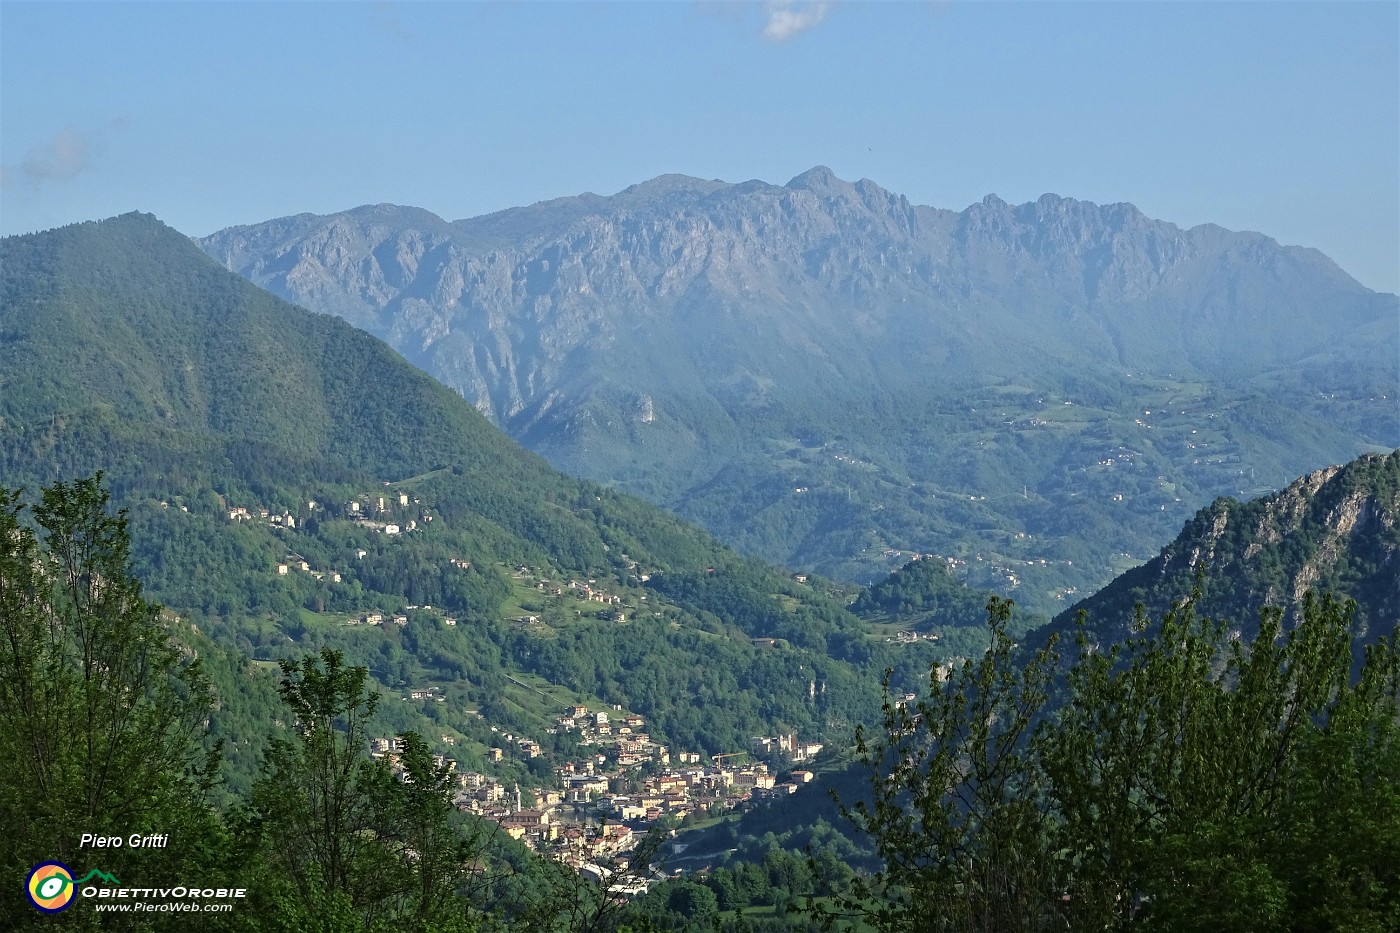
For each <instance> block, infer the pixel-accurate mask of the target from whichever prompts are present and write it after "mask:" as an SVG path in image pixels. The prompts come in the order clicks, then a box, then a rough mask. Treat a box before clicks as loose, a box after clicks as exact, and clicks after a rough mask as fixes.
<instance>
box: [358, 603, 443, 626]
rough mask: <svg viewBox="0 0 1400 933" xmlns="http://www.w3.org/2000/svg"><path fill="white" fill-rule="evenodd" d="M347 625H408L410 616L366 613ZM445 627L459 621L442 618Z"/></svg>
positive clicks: (424, 607)
mask: <svg viewBox="0 0 1400 933" xmlns="http://www.w3.org/2000/svg"><path fill="white" fill-rule="evenodd" d="M408 608H409V609H418V608H419V607H418V606H409V607H408ZM422 608H423V609H431V608H432V607H431V606H423V607H422ZM345 624H346V625H407V624H408V614H407V613H404V612H392V613H389V614H388V615H385V614H384V613H382V612H365V613H361V614H360V615H357V616H351V617H350V618H348V619H346V620H345ZM442 624H443V625H456V624H457V620H456V619H454V618H452V617H451V616H442Z"/></svg>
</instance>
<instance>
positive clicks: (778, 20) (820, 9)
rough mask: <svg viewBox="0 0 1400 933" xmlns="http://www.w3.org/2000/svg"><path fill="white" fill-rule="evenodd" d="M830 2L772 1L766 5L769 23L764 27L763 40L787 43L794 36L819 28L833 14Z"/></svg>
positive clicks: (828, 0) (820, 0) (765, 10)
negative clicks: (827, 16) (828, 14)
mask: <svg viewBox="0 0 1400 933" xmlns="http://www.w3.org/2000/svg"><path fill="white" fill-rule="evenodd" d="M831 7H832V4H831V2H830V0H817V2H814V3H792V2H791V0H771V2H769V3H768V4H766V5H765V8H764V12H766V13H767V14H768V22H767V23H765V24H764V26H763V38H765V39H767V40H768V41H769V42H786V41H787V40H789V39H791V38H793V37H794V36H800V35H802V33H804V32H806V31H808V30H809V29H813V28H815V27H816V26H818V25H819V24H820V23H821V21H822V20H824V19H826V14H827V13H830V12H831Z"/></svg>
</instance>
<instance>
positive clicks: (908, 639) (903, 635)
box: [885, 631, 938, 645]
mask: <svg viewBox="0 0 1400 933" xmlns="http://www.w3.org/2000/svg"><path fill="white" fill-rule="evenodd" d="M885 641H887V642H890V643H891V644H895V645H912V644H914V643H915V642H918V641H938V633H937V632H910V631H902V632H895V633H894V634H893V635H891V636H889V637H888V638H886V639H885Z"/></svg>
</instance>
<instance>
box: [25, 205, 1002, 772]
mask: <svg viewBox="0 0 1400 933" xmlns="http://www.w3.org/2000/svg"><path fill="white" fill-rule="evenodd" d="M0 260H3V284H0V289H3V290H2V291H0V307H2V308H3V311H0V334H3V340H0V380H3V386H4V389H3V392H0V485H4V486H7V487H15V486H19V485H28V486H29V487H30V488H31V489H32V488H33V487H34V486H35V485H37V484H39V483H47V482H51V481H53V480H54V479H72V478H75V477H79V476H84V475H88V474H91V473H93V472H95V471H98V470H101V471H104V473H105V481H106V483H107V484H108V485H109V486H110V488H111V489H112V490H113V493H114V498H115V499H116V501H117V502H118V503H119V504H120V505H122V506H124V507H126V508H128V509H129V510H130V518H131V523H132V536H133V540H134V542H135V546H136V551H135V557H136V561H137V567H138V571H139V572H140V574H141V577H142V579H143V582H144V583H145V586H146V588H147V591H148V592H149V593H150V595H151V596H152V597H153V598H154V599H157V600H159V601H161V602H163V603H165V604H166V605H167V606H169V607H170V608H171V609H173V610H175V611H176V612H178V613H180V614H181V615H183V616H185V617H187V618H189V619H190V620H192V621H193V622H195V624H196V625H198V626H199V628H200V630H201V631H202V632H204V633H205V634H207V635H208V636H210V637H212V638H213V639H214V640H215V641H216V642H218V643H219V644H220V645H222V646H224V648H226V649H227V650H229V651H232V652H235V653H243V654H245V655H249V656H252V657H253V658H255V659H257V660H258V661H259V662H261V665H262V667H266V666H267V662H271V661H274V660H276V659H278V658H283V657H299V656H301V655H303V654H304V653H306V652H309V651H311V650H315V649H317V648H319V647H321V646H334V647H337V648H340V649H342V650H344V651H346V652H347V659H348V660H349V661H351V662H352V663H358V664H364V665H366V666H368V667H370V668H371V671H372V673H373V676H374V677H375V679H376V681H377V682H378V683H379V685H380V686H381V687H382V688H383V689H385V690H387V691H389V692H391V693H392V694H394V695H395V696H396V697H398V698H399V700H400V702H399V703H397V704H392V705H390V706H388V707H386V713H385V714H384V715H386V716H388V717H389V718H388V719H387V720H386V722H385V723H384V729H385V733H386V734H392V731H393V730H395V729H397V730H402V729H404V728H408V727H410V726H412V727H414V728H418V729H419V730H420V731H422V732H423V733H424V734H425V735H433V736H438V735H441V736H443V738H444V741H446V739H448V738H454V740H455V741H457V742H459V745H458V750H457V752H456V754H457V755H458V757H459V758H460V759H461V760H462V762H463V764H464V765H466V766H469V767H477V768H480V767H482V766H483V762H484V758H485V756H486V753H487V751H488V749H489V747H490V746H491V745H493V744H498V743H499V742H500V741H501V740H500V739H499V738H498V737H497V735H496V733H495V731H494V730H496V729H497V728H499V729H500V733H501V734H505V733H506V732H511V733H513V734H515V735H516V736H517V737H520V736H524V737H533V738H534V739H535V740H537V741H539V742H542V743H543V742H552V741H554V740H553V739H550V738H549V735H548V734H547V727H548V726H550V725H551V723H552V721H553V718H554V717H557V716H558V715H561V713H562V709H563V708H564V707H565V706H568V705H571V704H573V703H592V704H595V705H599V706H600V705H603V704H609V705H611V704H616V705H618V706H620V707H623V708H624V709H626V710H629V711H633V712H637V713H640V714H642V715H644V716H645V717H646V718H647V720H648V723H649V725H650V728H651V731H652V734H653V735H654V736H655V737H656V738H658V739H659V740H661V741H665V742H668V743H671V744H673V745H675V746H676V747H678V748H681V749H695V750H696V751H701V750H703V751H710V752H718V751H722V750H732V749H733V748H734V747H735V746H740V747H742V746H743V744H744V743H746V742H747V741H748V738H749V736H751V735H756V734H766V733H772V732H778V731H787V732H797V733H799V734H801V735H804V736H811V737H812V738H813V739H814V740H819V739H821V738H822V737H833V738H834V737H837V736H843V735H847V734H848V732H849V729H850V728H851V726H852V725H853V723H854V722H855V721H858V720H859V719H861V718H865V717H868V716H870V715H872V714H873V713H874V711H875V710H876V709H877V706H878V691H879V686H878V683H879V672H880V670H882V669H883V667H885V666H888V665H891V664H893V665H894V666H896V667H897V668H899V669H900V670H901V671H904V672H905V675H907V676H908V677H909V678H912V679H918V678H919V677H921V676H922V675H921V674H920V673H919V671H920V670H921V665H923V666H926V665H927V663H928V658H929V656H930V655H929V650H928V646H920V647H915V648H912V649H909V648H903V647H897V646H893V645H889V644H887V643H886V642H884V641H883V640H881V639H878V638H872V637H871V636H870V635H869V634H868V630H867V627H866V626H865V625H864V624H863V623H861V622H860V621H859V620H858V619H857V618H855V617H854V616H852V615H851V614H849V613H848V612H846V611H845V609H844V608H843V604H844V602H846V601H847V599H848V597H847V596H846V595H845V594H843V593H840V592H838V591H836V590H834V589H832V588H831V587H830V586H829V585H828V584H825V583H823V582H821V581H816V580H813V581H811V582H798V581H795V580H793V579H792V578H791V576H790V575H788V574H786V573H783V572H779V571H776V570H774V569H772V568H769V567H766V566H764V565H761V564H759V563H757V562H755V561H751V560H747V559H743V558H740V557H738V556H736V555H735V554H733V553H732V552H730V551H728V550H726V549H725V548H723V547H722V546H720V545H719V544H717V543H716V542H715V541H714V540H713V539H711V538H709V537H708V536H707V535H705V534H704V533H703V532H700V531H698V530H695V529H693V528H690V527H688V526H686V525H684V524H683V523H681V522H680V521H678V520H676V519H674V518H672V517H670V516H668V515H666V514H664V513H662V512H660V511H659V510H657V509H656V508H654V507H652V506H649V505H646V504H644V503H642V502H640V501H638V500H635V499H631V498H629V497H626V496H623V495H620V494H618V493H615V492H612V491H609V490H606V489H603V488H601V487H597V486H595V485H593V484H591V483H588V482H580V481H576V480H572V479H569V478H567V477H565V476H562V475H561V474H559V473H557V472H555V471H554V470H553V469H552V468H550V467H549V466H548V465H547V464H546V463H545V461H544V460H542V459H540V458H539V457H537V456H535V455H534V454H530V453H528V452H526V451H524V450H522V449H521V448H520V447H518V446H517V445H516V444H515V443H514V442H512V441H510V440H509V439H508V438H506V437H505V436H504V435H502V434H501V433H500V432H499V431H498V430H497V429H496V428H494V427H493V426H492V425H490V424H489V423H488V422H487V421H486V419H484V418H483V417H481V416H480V415H479V414H478V413H477V412H475V411H474V410H472V408H471V406H470V405H468V404H467V403H465V402H464V401H463V400H462V399H461V398H460V397H459V396H457V395H456V394H454V393H453V392H451V391H450V390H448V389H446V388H444V387H443V386H441V385H440V384H438V383H436V382H434V381H433V380H432V379H430V378H429V377H428V376H426V375H425V374H423V373H421V372H419V371H417V370H415V369H413V368H412V367H411V366H409V365H408V364H406V363H405V362H404V361H403V360H402V359H401V358H400V357H399V356H398V355H397V354H395V353H394V352H393V351H392V350H390V349H389V348H388V347H387V346H385V345H384V344H382V343H381V342H379V341H378V340H376V339H375V338H373V337H371V336H369V335H367V334H365V333H363V332H360V331H357V330H355V329H353V328H351V327H350V326H348V325H347V324H345V323H344V322H342V321H340V320H338V319H336V318H334V317H330V316H326V315H317V314H312V313H308V312H305V311H302V310H300V309H297V308H293V307H291V306H288V305H286V304H284V303H283V302H282V301H281V300H280V299H277V298H275V297H273V296H271V295H269V294H267V293H266V292H263V291H262V290H260V289H257V288H255V287H254V286H252V285H250V284H248V283H247V282H246V281H244V280H242V279H240V278H238V277H237V276H235V275H233V274H232V273H230V272H228V271H226V270H224V269H223V268H221V267H220V266H219V265H218V264H216V263H214V262H213V261H212V260H210V259H209V258H208V257H206V256H204V255H203V254H202V253H200V252H199V250H198V249H196V248H195V247H194V245H193V244H191V243H190V242H189V241H188V239H186V238H185V237H183V236H181V235H180V234H178V233H176V232H175V231H173V230H171V229H169V228H168V227H165V226H164V225H162V224H160V223H159V222H158V221H156V220H155V219H154V218H151V217H149V216H144V215H137V214H129V215H125V216H122V217H118V218H115V219H112V220H107V221H102V222H100V223H87V224H79V225H75V226H71V227H66V228H62V229H59V230H53V231H49V232H46V233H41V234H35V235H32V236H24V237H13V238H8V239H5V240H4V241H3V245H0ZM374 615H382V616H384V617H385V619H386V620H387V619H389V618H391V617H394V616H398V617H401V618H402V620H403V621H402V622H401V624H399V625H397V626H395V625H392V624H388V623H387V621H386V623H385V624H383V625H374V624H364V623H365V620H367V619H368V618H369V617H371V616H374ZM448 619H451V620H452V621H451V623H449V622H448ZM967 622H968V624H971V625H976V624H977V622H978V620H977V619H975V618H973V619H968V620H967ZM355 623H361V624H355ZM755 639H767V641H764V642H761V643H755ZM258 669H259V668H258V667H257V666H256V665H255V667H254V668H253V670H254V671H255V672H256V670H258ZM225 683H226V684H228V685H230V689H239V688H238V686H237V685H238V678H237V677H232V678H228V679H226V680H225ZM414 691H418V692H424V691H426V692H427V693H428V694H431V695H430V696H429V698H428V699H427V700H426V701H422V700H420V701H416V702H409V696H408V695H409V694H410V693H412V692H414ZM439 699H440V700H441V702H437V701H438V700H439ZM240 703H241V705H240ZM251 705H252V706H254V707H255V706H256V704H255V703H254V704H251ZM249 708H250V704H249V703H242V702H241V701H240V702H230V703H227V704H225V706H224V707H223V712H222V713H221V715H220V716H219V717H216V723H215V729H216V731H218V730H219V729H223V730H225V731H224V733H223V734H225V735H231V736H233V737H234V739H235V741H234V745H233V752H234V754H233V758H234V759H235V760H237V758H238V754H239V749H240V748H241V747H243V746H241V745H240V740H242V739H243V738H244V737H245V733H246V732H247V731H254V732H257V731H259V730H263V729H265V727H266V723H265V722H261V721H256V720H257V717H256V715H255V714H254V713H249V712H247V710H248V709H249ZM239 709H243V710H244V712H242V713H239V712H237V711H238V710H239ZM230 717H233V719H235V720H238V721H230ZM240 729H243V730H244V732H240V731H239V730H240ZM245 764H247V762H245ZM526 764H527V762H526V761H525V760H523V759H521V760H516V761H514V762H512V761H510V760H508V761H506V762H505V763H504V765H503V767H506V768H510V767H515V768H517V769H520V771H519V773H520V774H521V775H522V776H523V775H524V770H523V769H524V768H525V767H526ZM540 767H542V768H544V769H546V770H547V768H548V759H542V760H541V764H540Z"/></svg>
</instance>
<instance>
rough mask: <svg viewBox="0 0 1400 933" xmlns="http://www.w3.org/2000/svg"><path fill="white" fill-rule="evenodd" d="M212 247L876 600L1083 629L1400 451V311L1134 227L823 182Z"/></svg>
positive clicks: (299, 219)
mask: <svg viewBox="0 0 1400 933" xmlns="http://www.w3.org/2000/svg"><path fill="white" fill-rule="evenodd" d="M199 243H200V245H201V246H202V248H204V249H205V250H206V251H207V252H208V253H209V254H210V255H212V256H214V257H215V258H217V259H218V260H219V261H220V262H222V263H224V264H225V265H227V266H228V267H229V268H231V269H233V270H235V271H238V272H239V273H240V274H243V275H245V276H247V277H248V278H250V279H251V280H252V281H254V282H256V283H258V284H260V285H263V286H265V287H266V288H268V289H270V290H272V291H274V292H275V293H277V294H280V295H282V296H284V297H286V298H288V299H289V300H292V301H295V302H297V303H300V304H303V305H305V306H307V307H310V308H314V309H317V310H321V311H326V312H330V313H334V314H337V315H340V316H342V317H344V318H345V319H346V320H349V321H351V322H352V323H355V324H356V325H358V326H361V327H364V328H366V329H367V330H369V331H371V332H372V333H375V334H377V335H379V336H381V337H383V338H384V339H385V340H387V341H389V342H390V343H391V344H392V345H394V346H395V347H396V348H398V349H399V350H400V351H401V352H403V353H404V354H405V356H407V357H408V358H409V359H410V360H412V361H414V362H415V363H417V364H418V365H421V366H422V367H423V368H424V369H425V370H427V371H428V372H431V373H432V374H433V375H435V376H436V377H437V378H439V379H440V380H442V381H443V382H444V383H446V384H447V385H449V386H451V387H453V388H455V389H457V390H458V391H460V392H461V393H462V394H463V395H464V396H465V397H466V398H467V399H469V400H470V401H471V402H472V403H473V404H474V405H476V406H477V407H478V408H479V409H480V410H481V411H483V412H485V413H487V414H488V415H489V416H490V417H491V418H492V419H493V420H494V421H495V422H496V423H497V424H499V425H500V426H501V427H502V428H503V429H505V430H506V431H507V432H508V433H510V434H511V435H512V436H513V437H515V438H517V439H518V440H520V441H521V442H522V443H524V444H525V445H526V446H528V447H530V448H531V449H533V450H536V451H538V452H540V453H542V454H544V455H545V456H547V457H548V458H549V459H550V460H551V461H552V462H553V463H554V464H556V465H558V466H560V467H561V468H564V469H566V470H568V471H570V472H574V473H578V474H581V475H586V476H589V477H591V478H594V479H597V480H600V481H604V482H607V483H610V484H616V485H618V486H620V487H621V488H624V489H628V490H631V491H634V492H637V493H640V494H642V495H644V496H646V497H648V498H650V499H652V500H653V501H656V502H660V503H663V504H665V505H667V506H668V507H669V508H671V509H672V510H673V511H676V512H678V513H679V514H682V515H684V516H687V517H690V518H693V519H695V520H698V521H699V522H701V523H702V524H704V525H705V526H706V527H707V528H709V529H710V530H711V531H713V532H715V533H716V534H718V535H719V536H721V537H722V538H723V539H724V540H726V541H728V542H730V543H731V544H734V545H736V546H737V547H739V548H741V549H743V550H746V551H748V552H750V553H755V554H760V555H763V556H765V557H767V558H769V559H772V560H776V561H779V562H783V563H786V564H787V565H789V566H794V567H803V568H816V569H818V570H820V571H823V572H825V573H828V574H832V575H836V576H839V577H844V578H848V579H857V580H862V581H868V580H874V579H877V578H878V577H879V576H881V575H882V574H883V572H884V571H886V570H888V569H891V568H893V567H895V566H898V565H899V564H900V563H902V562H903V561H904V560H905V559H907V557H908V556H909V553H911V552H913V553H928V552H934V553H938V554H941V555H943V556H945V557H952V558H956V559H961V560H963V561H965V562H966V563H965V565H963V566H961V567H960V568H959V572H960V573H961V574H963V575H964V576H965V577H966V578H967V579H969V580H971V581H973V582H976V583H977V584H979V585H986V586H995V587H996V588H998V589H1000V590H1002V591H1003V592H1007V593H1009V594H1011V595H1013V596H1015V597H1016V598H1017V599H1018V600H1020V601H1022V602H1024V603H1027V604H1030V605H1034V606H1037V607H1039V608H1041V609H1042V610H1047V611H1054V610H1058V609H1059V608H1062V607H1063V606H1064V605H1066V604H1067V603H1068V602H1072V601H1073V599H1074V598H1076V594H1077V595H1078V596H1082V595H1083V594H1084V593H1086V592H1090V591H1092V590H1093V589H1095V588H1097V587H1098V586H1100V585H1102V584H1104V583H1106V582H1108V580H1109V579H1111V578H1112V576H1113V575H1114V574H1115V573H1117V572H1118V571H1120V570H1122V569H1125V568H1126V567H1128V566H1131V565H1132V564H1133V563H1135V562H1136V561H1138V560H1142V559H1145V558H1146V557H1148V556H1149V555H1150V554H1151V553H1152V552H1153V551H1154V550H1155V549H1156V548H1157V547H1158V546H1159V544H1160V542H1161V541H1163V540H1166V539H1167V538H1168V537H1170V536H1171V535H1172V534H1173V533H1175V531H1176V530H1177V529H1178V528H1179V527H1180V524H1181V522H1183V521H1184V520H1186V519H1187V518H1188V517H1189V516H1190V515H1191V514H1193V512H1194V511H1195V510H1196V509H1198V508H1200V507H1201V506H1202V505H1204V504H1205V503H1207V502H1209V501H1210V500H1211V499H1213V498H1215V497H1217V496H1219V495H1225V494H1229V495H1240V494H1242V493H1243V494H1246V495H1253V494H1257V493H1260V492H1264V491H1268V490H1270V489H1273V488H1277V487H1280V486H1282V485H1284V484H1285V483H1287V482H1288V481H1290V480H1291V478H1292V477H1295V476H1297V475H1299V474H1301V473H1303V472H1307V471H1309V470H1313V469H1317V468H1319V467H1322V466H1326V465H1329V464H1334V463H1340V462H1344V461H1346V460H1349V459H1352V458H1353V457H1355V456H1356V455H1357V454H1359V453H1361V452H1363V451H1365V450H1367V449H1371V446H1374V445H1379V446H1381V447H1385V448H1387V449H1388V448H1390V447H1393V446H1395V445H1397V444H1400V422H1397V419H1396V416H1395V405H1394V399H1395V397H1396V394H1397V386H1400V373H1397V363H1396V360H1397V357H1398V356H1400V312H1397V303H1396V299H1395V297H1394V296H1390V295H1379V294H1375V293H1373V292H1370V291H1368V290H1367V289H1365V288H1363V287H1362V286H1360V285H1359V284H1357V283H1356V282H1355V281H1353V280H1352V279H1350V278H1349V277H1348V276H1347V275H1346V274H1345V273H1343V272H1342V271H1341V270H1340V269H1338V268H1337V267H1336V266H1335V265H1334V264H1333V263H1331V262H1330V261H1329V260H1328V259H1327V258H1326V257H1324V256H1322V255H1321V254H1320V253H1318V252H1316V251H1314V250H1309V249H1302V248H1298V247H1285V246H1280V245H1279V244H1278V243H1276V242H1274V241H1273V240H1271V239H1269V238H1268V237H1266V236H1262V235H1260V234H1257V233H1236V232H1231V231H1227V230H1223V229H1221V228H1219V227H1213V226H1209V225H1206V226H1200V227H1195V228H1191V229H1182V228H1179V227H1177V226H1175V225H1173V224H1170V223H1166V222H1163V221H1158V220H1153V219H1151V218H1148V217H1146V216H1144V215H1143V214H1142V213H1141V212H1140V211H1138V210H1137V209H1136V208H1134V207H1132V206H1131V205H1129V204H1113V205H1096V204H1091V203H1087V202H1082V201H1076V200H1073V199H1068V198H1060V197H1056V196H1054V195H1046V196H1044V197H1042V198H1040V199H1039V200H1038V201H1035V202H1033V203H1028V204H1022V205H1010V204H1007V203H1005V202H1003V201H1001V200H999V199H997V198H995V197H991V196H989V197H988V198H986V199H985V200H983V201H982V202H980V203H978V204H974V205H972V206H970V207H968V208H967V209H966V210H963V211H961V212H955V211H949V210H940V209H935V208H930V207H922V206H917V205H913V204H911V203H909V202H908V200H907V199H905V198H903V197H901V196H899V195H897V194H894V193H891V192H888V191H885V190H884V189H882V188H880V187H879V186H878V185H876V184H875V183H873V182H871V181H869V180H862V181H860V182H857V183H854V184H852V183H848V182H845V181H843V180H841V179H838V178H836V177H835V176H834V175H832V173H831V172H830V171H828V170H826V169H823V168H816V169H813V170H811V171H809V172H806V173H804V174H802V175H800V176H798V177H797V178H794V179H793V180H792V181H791V182H789V183H788V184H787V185H782V186H780V185H772V184H767V183H764V182H759V181H750V182H745V183H743V184H726V183H723V182H717V181H704V180H700V179H695V178H687V177H684V176H674V175H670V176H663V177H661V178H657V179H653V180H651V181H648V182H645V183H643V184H640V185H636V186H634V187H632V188H629V189H627V190H626V191H623V192H621V193H619V194H617V195H614V196H611V197H599V196H596V195H591V194H586V195H582V196H579V197H575V198H562V199H558V200H554V201H547V202H543V203H540V204H536V205H532V206H529V207H522V208H517V209H512V210H508V211H503V212H501V213H498V214H493V215H489V216H486V217H478V218H472V219H469V220H462V221H456V222H447V221H444V220H442V219H440V218H438V217H436V216H434V215H432V214H429V213H427V212H426V211H422V210H419V209H414V208H403V207H396V206H393V205H378V206H373V207H362V208H357V209H354V210H350V211H346V212H343V213H340V214H334V215H330V216H324V217H321V216H313V215H299V216H296V217H289V218H283V219H280V220H272V221H268V222H266V223H263V224H257V225H253V226H248V227H236V228H230V229H228V230H224V231H221V232H219V233H217V234H214V235H213V236H210V237H207V238H204V239H202V240H200V241H199Z"/></svg>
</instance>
